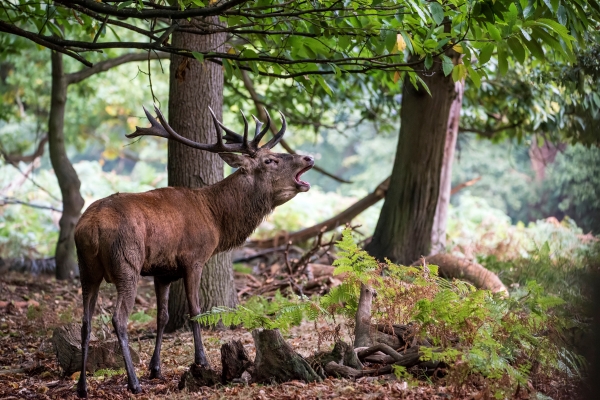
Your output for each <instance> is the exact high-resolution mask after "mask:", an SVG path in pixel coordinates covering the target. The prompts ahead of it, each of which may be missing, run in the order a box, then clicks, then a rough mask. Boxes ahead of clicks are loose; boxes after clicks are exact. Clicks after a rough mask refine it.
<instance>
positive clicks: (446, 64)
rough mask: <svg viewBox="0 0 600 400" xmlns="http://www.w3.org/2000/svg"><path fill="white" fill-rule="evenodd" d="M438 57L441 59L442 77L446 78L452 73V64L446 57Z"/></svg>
mask: <svg viewBox="0 0 600 400" xmlns="http://www.w3.org/2000/svg"><path fill="white" fill-rule="evenodd" d="M440 57H441V58H442V70H443V71H444V76H448V75H450V74H451V73H452V69H453V68H454V63H453V62H452V59H450V57H448V56H447V55H444V54H442V55H441V56H440Z"/></svg>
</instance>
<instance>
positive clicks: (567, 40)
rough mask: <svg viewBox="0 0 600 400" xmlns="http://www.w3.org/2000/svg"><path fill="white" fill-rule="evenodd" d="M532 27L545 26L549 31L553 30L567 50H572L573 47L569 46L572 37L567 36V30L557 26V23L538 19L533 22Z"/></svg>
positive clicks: (559, 25)
mask: <svg viewBox="0 0 600 400" xmlns="http://www.w3.org/2000/svg"><path fill="white" fill-rule="evenodd" d="M533 24H534V25H538V26H540V25H541V26H546V27H548V28H550V29H551V30H553V31H554V32H556V33H557V34H558V35H559V36H560V37H561V38H562V39H563V40H564V41H565V44H566V45H567V47H568V48H569V50H571V51H572V50H573V45H572V44H571V41H572V40H573V37H572V36H571V35H569V31H568V30H567V28H566V27H565V26H563V25H561V24H559V23H558V22H556V21H554V20H551V19H547V18H540V19H538V20H537V21H535V22H533Z"/></svg>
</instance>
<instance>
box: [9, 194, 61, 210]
mask: <svg viewBox="0 0 600 400" xmlns="http://www.w3.org/2000/svg"><path fill="white" fill-rule="evenodd" d="M0 200H1V201H2V203H1V204H0V206H7V205H10V204H21V205H24V206H27V207H32V208H40V209H42V210H52V211H58V212H62V210H59V209H58V208H54V207H52V206H42V205H39V204H33V203H27V202H25V201H21V200H17V199H14V198H12V197H3V198H2V199H0Z"/></svg>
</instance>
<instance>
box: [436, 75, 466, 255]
mask: <svg viewBox="0 0 600 400" xmlns="http://www.w3.org/2000/svg"><path fill="white" fill-rule="evenodd" d="M454 86H455V88H456V97H455V98H454V101H453V102H452V105H451V106H450V115H449V116H448V130H447V133H446V143H445V145H444V158H443V161H442V173H441V176H440V193H439V196H438V203H437V208H436V210H435V216H434V218H433V228H432V229H431V254H437V253H442V252H443V251H444V250H446V225H447V222H448V207H449V205H450V196H451V192H452V163H453V162H454V150H455V149H456V138H457V137H458V127H459V124H460V110H461V108H462V99H463V92H464V86H465V83H464V81H459V82H456V83H455V84H454Z"/></svg>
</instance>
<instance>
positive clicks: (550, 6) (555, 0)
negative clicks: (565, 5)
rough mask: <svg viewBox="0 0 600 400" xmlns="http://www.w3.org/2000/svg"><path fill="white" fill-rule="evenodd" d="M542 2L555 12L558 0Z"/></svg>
mask: <svg viewBox="0 0 600 400" xmlns="http://www.w3.org/2000/svg"><path fill="white" fill-rule="evenodd" d="M544 3H546V6H547V7H548V8H549V9H550V10H552V12H553V13H556V10H557V9H558V4H559V3H560V0H544Z"/></svg>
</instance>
